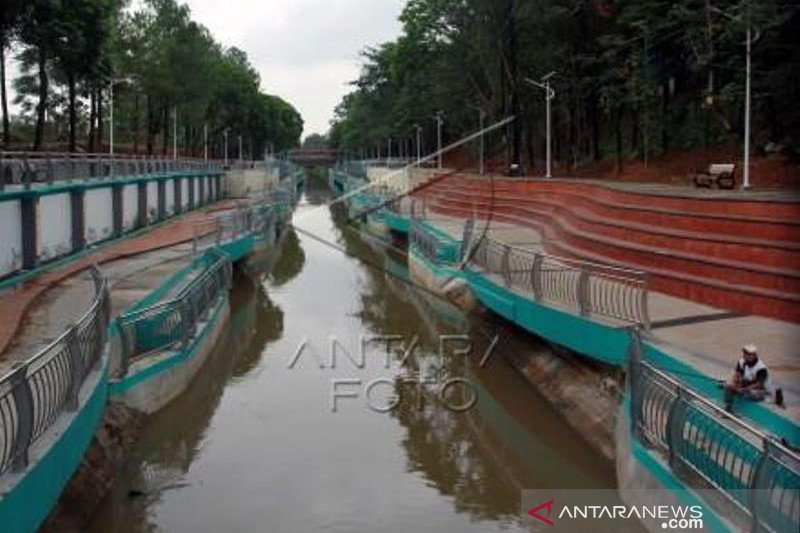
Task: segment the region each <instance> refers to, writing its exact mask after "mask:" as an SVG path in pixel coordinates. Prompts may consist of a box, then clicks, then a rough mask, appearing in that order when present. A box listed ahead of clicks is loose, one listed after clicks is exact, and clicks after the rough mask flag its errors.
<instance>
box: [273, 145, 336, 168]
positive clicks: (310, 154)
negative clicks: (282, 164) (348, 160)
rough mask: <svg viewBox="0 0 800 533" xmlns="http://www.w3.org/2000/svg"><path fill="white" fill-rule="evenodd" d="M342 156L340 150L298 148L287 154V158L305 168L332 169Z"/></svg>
mask: <svg viewBox="0 0 800 533" xmlns="http://www.w3.org/2000/svg"><path fill="white" fill-rule="evenodd" d="M340 155H341V154H340V153H339V150H330V149H316V148H315V149H312V148H298V149H296V150H290V151H289V152H287V154H286V157H287V159H288V160H289V161H291V162H292V163H294V164H295V165H300V166H303V167H330V166H333V165H335V164H336V162H337V161H339V158H340Z"/></svg>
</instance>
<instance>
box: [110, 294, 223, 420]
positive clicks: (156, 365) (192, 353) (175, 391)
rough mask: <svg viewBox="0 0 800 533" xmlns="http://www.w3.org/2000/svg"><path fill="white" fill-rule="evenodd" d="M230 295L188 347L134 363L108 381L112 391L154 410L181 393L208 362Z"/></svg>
mask: <svg viewBox="0 0 800 533" xmlns="http://www.w3.org/2000/svg"><path fill="white" fill-rule="evenodd" d="M229 317H230V307H229V303H228V296H227V295H225V296H224V297H222V298H220V299H219V301H218V302H217V304H216V305H215V306H214V307H213V308H212V309H211V310H210V311H209V318H208V320H207V321H206V322H204V323H201V324H199V325H198V331H199V333H198V334H197V335H196V336H195V337H194V339H193V340H192V342H191V343H190V344H189V346H188V347H186V348H184V349H182V350H179V351H173V352H165V353H163V354H159V355H153V356H150V357H147V358H145V359H143V360H141V361H138V362H137V363H135V364H133V365H131V368H130V370H129V372H128V374H127V375H126V376H125V377H123V378H121V379H119V380H115V381H111V382H110V384H109V389H110V391H109V392H110V394H111V396H114V397H115V398H116V399H118V400H120V401H121V402H122V403H124V404H125V405H127V406H129V407H132V408H134V409H136V410H138V411H141V412H143V413H146V414H153V413H155V412H157V411H159V410H160V409H162V408H163V407H164V406H166V405H167V404H168V403H169V402H170V401H172V400H174V399H175V398H176V397H177V396H179V395H180V394H181V393H182V392H183V391H184V390H185V389H186V387H188V386H189V383H191V381H192V379H193V378H194V376H195V375H196V374H197V372H198V371H199V370H200V368H201V367H202V366H203V364H204V363H205V361H206V359H207V358H208V355H209V354H210V353H211V350H212V349H213V348H214V346H215V345H216V343H217V341H218V339H219V337H220V336H221V335H222V332H223V331H224V329H225V326H226V325H227V324H228V320H229Z"/></svg>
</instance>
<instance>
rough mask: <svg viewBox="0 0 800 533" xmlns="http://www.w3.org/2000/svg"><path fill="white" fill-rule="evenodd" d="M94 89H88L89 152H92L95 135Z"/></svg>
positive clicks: (95, 102)
mask: <svg viewBox="0 0 800 533" xmlns="http://www.w3.org/2000/svg"><path fill="white" fill-rule="evenodd" d="M94 94H95V93H94V89H90V90H89V153H93V152H94V151H95V150H94V147H95V140H96V137H97V128H96V124H97V101H96V100H95V97H94Z"/></svg>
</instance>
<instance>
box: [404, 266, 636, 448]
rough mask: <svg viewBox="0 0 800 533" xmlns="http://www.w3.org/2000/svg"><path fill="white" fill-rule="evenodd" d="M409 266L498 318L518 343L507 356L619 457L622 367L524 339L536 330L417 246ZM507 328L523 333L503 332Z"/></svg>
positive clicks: (588, 437) (443, 293) (433, 285)
mask: <svg viewBox="0 0 800 533" xmlns="http://www.w3.org/2000/svg"><path fill="white" fill-rule="evenodd" d="M408 266H409V273H410V275H411V278H412V280H413V281H414V282H416V283H418V284H420V285H421V286H423V287H424V288H426V289H427V290H430V291H431V292H433V293H434V294H437V295H438V296H440V297H442V298H445V299H447V300H448V301H450V302H452V303H453V304H454V305H456V306H458V307H460V308H462V309H464V310H466V311H470V312H474V313H478V314H480V315H483V317H484V319H485V320H488V321H490V322H493V323H494V324H493V325H494V326H495V327H493V328H492V331H495V332H497V333H499V334H500V339H499V342H503V343H509V342H510V343H513V346H512V347H511V349H504V350H503V353H506V354H511V355H508V356H507V357H506V358H507V360H508V362H509V363H510V364H511V365H512V366H513V367H514V368H516V369H517V371H519V373H520V374H521V375H522V376H523V377H524V378H525V379H526V380H527V381H528V382H529V383H530V384H531V386H533V387H534V388H535V389H536V390H537V391H538V392H539V393H540V394H541V395H542V397H544V398H545V399H546V400H547V401H548V402H550V403H551V404H552V405H553V407H554V408H555V409H556V410H557V411H558V412H559V413H560V414H561V415H563V417H564V419H565V420H566V421H567V422H568V423H569V425H570V426H571V427H572V428H573V429H575V431H576V432H577V433H578V434H579V435H580V436H581V437H583V439H584V440H585V441H586V443H587V444H588V445H589V446H591V447H592V449H593V450H595V451H596V452H598V453H599V454H601V455H602V456H603V457H604V458H606V459H607V460H608V461H609V462H612V463H613V462H614V461H615V459H616V456H617V453H616V450H617V446H616V436H615V429H616V425H617V415H618V412H619V406H620V403H621V401H622V395H623V384H624V374H623V372H622V371H621V370H619V369H616V368H614V367H612V366H610V365H604V364H602V363H598V362H594V361H592V360H590V359H588V358H586V357H581V356H578V355H575V354H573V353H571V352H570V351H569V350H566V349H564V348H561V347H559V346H556V345H553V344H550V343H547V342H546V341H544V340H543V339H539V340H540V342H538V343H529V342H525V341H524V339H525V338H526V337H530V336H531V333H528V332H527V331H523V330H521V329H520V328H518V327H517V326H515V325H513V324H511V323H510V322H507V321H505V320H504V319H502V318H501V317H497V316H495V315H494V314H492V313H491V312H490V311H488V310H486V309H485V308H483V307H482V306H480V305H478V303H477V301H476V299H475V297H474V296H473V295H472V293H471V291H470V289H469V286H468V285H467V284H466V283H465V282H463V279H461V278H460V276H459V272H458V271H457V270H451V269H443V268H441V267H438V266H436V265H434V264H432V263H431V262H429V261H427V260H426V259H425V258H424V257H421V256H420V255H419V254H417V253H415V252H414V251H413V250H411V251H410V252H409V255H408ZM459 280H461V281H459ZM504 330H506V331H509V330H514V331H515V332H518V333H519V334H517V335H504V334H503V331H504ZM537 345H538V346H539V347H536V346H537Z"/></svg>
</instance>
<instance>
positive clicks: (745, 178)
mask: <svg viewBox="0 0 800 533" xmlns="http://www.w3.org/2000/svg"><path fill="white" fill-rule="evenodd" d="M710 9H711V10H712V11H714V12H716V13H719V14H720V15H722V16H724V17H727V18H729V19H731V20H733V21H736V22H741V20H742V15H739V16H735V15H731V14H730V13H728V12H726V11H723V10H721V9H720V8H718V7H714V6H712V7H711V8H710ZM745 16H746V17H747V20H746V24H747V32H746V35H747V37H746V38H745V50H746V53H745V71H746V75H745V81H744V157H743V159H744V161H743V166H744V172H743V175H742V189H749V188H750V108H751V100H752V97H751V91H750V78H751V77H752V76H751V74H752V68H751V56H752V47H753V41H757V40H758V39H759V37H760V35H757V36H756V38H755V39H754V38H753V25H752V23H751V21H750V2H749V1H748V2H747V13H746V14H745Z"/></svg>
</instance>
